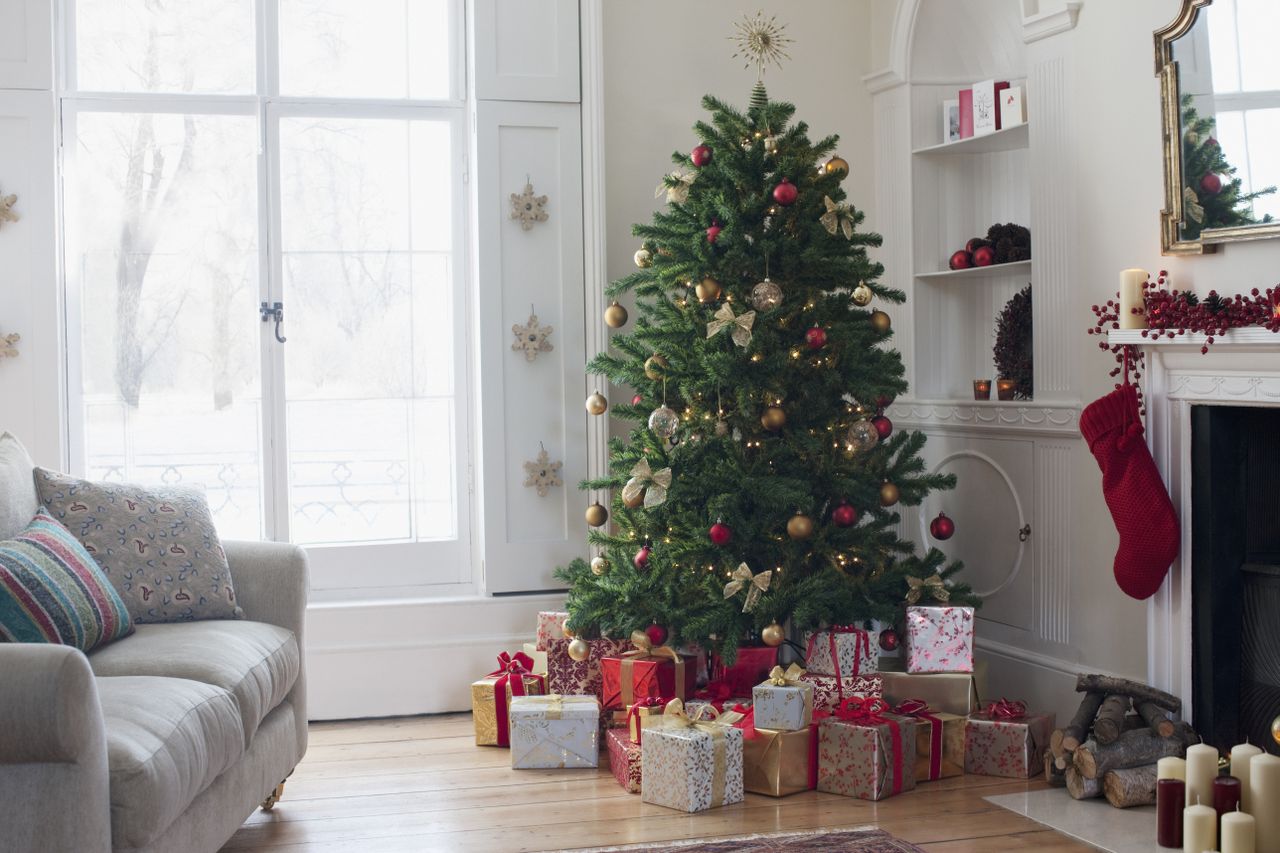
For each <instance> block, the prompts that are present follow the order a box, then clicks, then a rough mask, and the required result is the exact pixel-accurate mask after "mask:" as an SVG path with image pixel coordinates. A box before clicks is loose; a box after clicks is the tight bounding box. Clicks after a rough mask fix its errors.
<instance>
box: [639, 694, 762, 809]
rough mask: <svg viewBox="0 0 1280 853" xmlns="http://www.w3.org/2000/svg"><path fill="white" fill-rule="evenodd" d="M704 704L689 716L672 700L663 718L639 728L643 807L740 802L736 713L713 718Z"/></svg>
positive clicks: (739, 739) (695, 806) (698, 806)
mask: <svg viewBox="0 0 1280 853" xmlns="http://www.w3.org/2000/svg"><path fill="white" fill-rule="evenodd" d="M704 715H705V716H706V717H714V715H715V709H714V708H711V706H709V705H708V706H703V707H702V708H700V709H699V711H698V714H697V715H696V716H694V717H690V716H689V715H688V714H687V713H685V710H684V703H683V702H681V701H680V700H679V699H673V700H671V702H669V703H668V704H667V707H666V709H665V711H664V712H663V715H662V719H661V720H659V721H656V722H654V723H653V724H651V725H647V726H645V728H644V745H643V747H642V748H643V752H644V755H643V761H644V773H643V774H642V775H641V781H640V787H641V797H642V799H643V800H644V801H645V802H646V803H653V804H655V805H659V806H666V807H667V808H669V809H679V810H680V811H684V812H700V811H705V810H706V809H712V808H716V807H717V806H727V805H730V804H731V803H739V802H742V799H743V797H744V792H743V787H742V730H741V729H736V728H734V727H733V726H732V723H734V722H736V721H737V720H738V719H740V718H741V715H739V714H733V713H727V714H723V715H721V716H720V717H719V718H716V719H706V718H704Z"/></svg>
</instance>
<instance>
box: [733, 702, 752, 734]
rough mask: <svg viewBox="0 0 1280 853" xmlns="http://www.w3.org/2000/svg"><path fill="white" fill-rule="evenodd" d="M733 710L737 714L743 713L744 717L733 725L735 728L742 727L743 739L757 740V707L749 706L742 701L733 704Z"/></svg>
mask: <svg viewBox="0 0 1280 853" xmlns="http://www.w3.org/2000/svg"><path fill="white" fill-rule="evenodd" d="M733 712H734V713H735V714H741V715H742V719H741V720H738V721H737V722H736V723H734V724H733V727H734V728H735V729H742V739H743V740H755V739H756V709H755V708H752V707H747V706H746V705H743V704H742V703H741V702H739V703H738V704H737V705H734V706H733Z"/></svg>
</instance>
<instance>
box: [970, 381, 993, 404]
mask: <svg viewBox="0 0 1280 853" xmlns="http://www.w3.org/2000/svg"><path fill="white" fill-rule="evenodd" d="M973 399H975V400H990V399H991V380H990V379H975V380H973Z"/></svg>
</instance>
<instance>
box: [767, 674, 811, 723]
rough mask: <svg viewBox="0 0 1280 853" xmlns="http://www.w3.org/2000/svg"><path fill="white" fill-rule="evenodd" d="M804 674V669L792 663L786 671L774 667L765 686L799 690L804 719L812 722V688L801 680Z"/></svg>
mask: <svg viewBox="0 0 1280 853" xmlns="http://www.w3.org/2000/svg"><path fill="white" fill-rule="evenodd" d="M804 673H805V669H804V667H802V666H800V664H798V663H795V662H792V663H791V665H790V666H788V667H787V668H786V669H783V668H782V667H781V666H775V667H774V668H773V669H771V670H769V680H768V681H766V682H765V684H767V685H770V686H772V687H794V688H796V689H797V690H799V691H800V697H801V701H802V702H803V703H804V719H806V720H812V719H813V693H814V688H813V685H812V684H809V683H808V682H806V681H803V680H802V679H801V676H803V675H804ZM762 686H763V685H762ZM806 687H807V688H808V689H807V690H806V689H805V688H806Z"/></svg>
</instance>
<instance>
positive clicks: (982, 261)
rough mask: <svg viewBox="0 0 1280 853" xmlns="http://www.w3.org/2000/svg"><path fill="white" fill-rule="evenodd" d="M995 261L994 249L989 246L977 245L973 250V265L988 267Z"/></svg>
mask: <svg viewBox="0 0 1280 853" xmlns="http://www.w3.org/2000/svg"><path fill="white" fill-rule="evenodd" d="M995 262H996V250H995V249H993V248H991V247H990V246H979V247H978V248H976V249H974V250H973V265H974V266H975V267H989V266H991V265H992V264H994V263H995Z"/></svg>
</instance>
